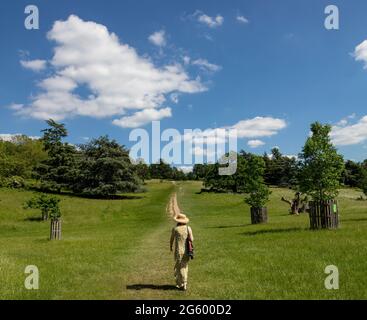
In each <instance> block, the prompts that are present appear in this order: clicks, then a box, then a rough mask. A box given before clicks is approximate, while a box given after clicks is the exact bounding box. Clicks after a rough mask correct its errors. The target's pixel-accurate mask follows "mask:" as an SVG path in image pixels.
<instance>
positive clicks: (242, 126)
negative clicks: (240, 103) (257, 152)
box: [233, 117, 287, 138]
mask: <svg viewBox="0 0 367 320" xmlns="http://www.w3.org/2000/svg"><path fill="white" fill-rule="evenodd" d="M286 126H287V123H286V121H285V120H283V119H278V118H273V117H255V118H252V119H247V120H242V121H239V122H238V123H237V124H235V125H234V126H233V129H237V135H238V137H239V138H258V137H271V136H273V135H275V134H277V133H278V131H280V130H282V129H284V128H285V127H286Z"/></svg>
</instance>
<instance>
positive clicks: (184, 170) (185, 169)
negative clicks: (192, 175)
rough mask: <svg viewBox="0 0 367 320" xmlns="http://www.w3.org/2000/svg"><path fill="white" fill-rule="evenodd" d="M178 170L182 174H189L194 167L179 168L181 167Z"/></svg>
mask: <svg viewBox="0 0 367 320" xmlns="http://www.w3.org/2000/svg"><path fill="white" fill-rule="evenodd" d="M178 170H181V171H182V172H183V173H189V172H192V171H193V170H194V167H193V166H181V167H178Z"/></svg>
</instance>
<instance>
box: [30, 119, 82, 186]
mask: <svg viewBox="0 0 367 320" xmlns="http://www.w3.org/2000/svg"><path fill="white" fill-rule="evenodd" d="M46 122H47V124H48V126H49V128H47V129H44V130H42V132H43V137H42V139H41V141H42V142H43V145H44V149H45V150H46V152H47V154H48V158H47V159H46V160H45V161H43V162H42V163H41V164H40V165H38V166H37V167H36V168H35V177H36V178H38V179H39V180H40V181H41V188H42V189H43V190H46V191H56V192H60V191H61V189H63V188H67V187H68V186H69V184H70V179H71V169H72V168H73V166H74V161H75V154H76V150H75V147H74V146H72V145H70V144H68V143H64V142H62V139H63V138H65V137H67V135H68V132H67V130H66V128H65V125H64V124H60V123H57V122H55V121H54V120H52V119H50V120H47V121H46Z"/></svg>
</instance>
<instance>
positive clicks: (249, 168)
mask: <svg viewBox="0 0 367 320" xmlns="http://www.w3.org/2000/svg"><path fill="white" fill-rule="evenodd" d="M245 158H246V165H245V167H244V170H243V178H244V179H245V181H246V184H245V192H246V193H247V197H246V198H245V202H246V203H247V204H249V205H250V206H251V207H253V208H263V207H264V206H265V204H266V203H267V202H268V200H269V196H270V194H271V192H270V190H269V188H268V186H267V185H265V183H264V172H265V162H264V159H263V158H262V157H260V156H257V155H254V154H245Z"/></svg>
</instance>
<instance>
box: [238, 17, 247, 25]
mask: <svg viewBox="0 0 367 320" xmlns="http://www.w3.org/2000/svg"><path fill="white" fill-rule="evenodd" d="M236 20H237V21H238V22H239V23H243V24H247V23H249V22H250V21H249V20H248V19H247V18H246V17H244V16H237V17H236Z"/></svg>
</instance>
